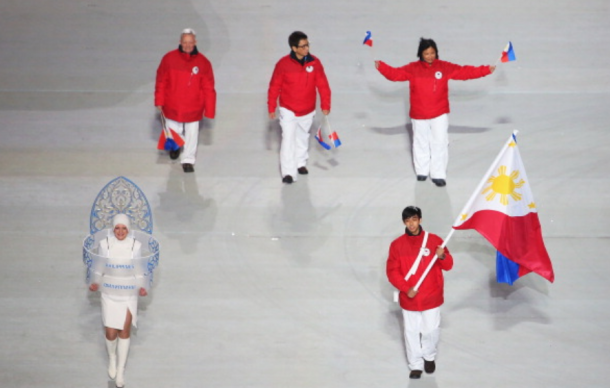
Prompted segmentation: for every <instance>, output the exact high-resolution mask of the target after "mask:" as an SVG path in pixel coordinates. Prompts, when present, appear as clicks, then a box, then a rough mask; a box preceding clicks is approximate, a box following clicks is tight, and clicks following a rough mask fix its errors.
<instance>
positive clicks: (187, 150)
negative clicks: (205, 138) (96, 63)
mask: <svg viewBox="0 0 610 388" xmlns="http://www.w3.org/2000/svg"><path fill="white" fill-rule="evenodd" d="M155 106H156V107H157V109H159V111H161V113H162V114H163V115H164V116H165V120H166V124H167V127H168V128H170V129H173V130H174V131H175V132H177V133H179V134H182V135H183V136H184V140H185V143H184V147H183V150H182V157H181V158H180V163H182V169H183V170H184V172H194V171H195V169H194V164H195V160H196V155H197V143H198V137H199V122H200V121H201V120H202V119H203V116H205V117H207V118H209V119H213V118H214V116H215V114H216V90H215V89H214V72H213V70H212V64H211V63H210V61H209V60H208V59H207V58H206V57H205V56H204V55H203V54H201V53H200V52H199V51H198V50H197V39H196V33H195V31H194V30H193V29H191V28H186V29H184V30H183V31H182V34H181V35H180V45H179V46H178V49H176V50H172V51H170V52H168V53H167V54H165V56H164V57H163V59H162V60H161V63H160V64H159V68H158V69H157V81H156V84H155ZM178 156H180V150H177V151H170V158H171V159H178Z"/></svg>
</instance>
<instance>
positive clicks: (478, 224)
mask: <svg viewBox="0 0 610 388" xmlns="http://www.w3.org/2000/svg"><path fill="white" fill-rule="evenodd" d="M515 135H516V131H515V132H514V133H513V134H512V135H511V137H510V138H509V139H508V141H507V142H506V144H505V145H504V148H502V151H501V152H500V154H499V155H498V157H497V158H496V160H495V161H494V163H493V164H492V165H491V167H490V168H489V170H488V171H487V174H486V175H485V176H484V177H483V180H482V181H481V183H479V186H478V187H477V189H476V190H475V192H474V193H473V194H472V196H471V197H470V200H469V201H468V202H467V203H466V206H464V209H463V210H462V212H461V213H460V216H459V217H458V219H457V220H456V222H455V223H454V224H453V228H454V229H475V230H476V231H477V232H479V233H481V234H482V235H483V237H485V238H486V239H487V240H488V241H489V242H490V243H491V244H492V245H493V246H494V247H495V248H496V249H497V250H498V255H497V259H496V263H497V265H496V268H497V269H498V273H497V280H498V282H503V283H509V284H512V283H513V282H514V281H515V280H516V279H517V278H519V277H520V276H523V275H525V274H527V273H529V272H532V271H533V272H535V273H537V274H538V275H540V276H542V277H543V278H545V279H547V280H548V281H550V282H551V283H552V282H553V281H554V280H555V275H554V273H553V266H552V264H551V259H550V257H549V254H548V253H547V251H546V247H545V246H544V241H543V240H542V229H541V227H540V221H539V219H538V212H537V210H536V202H535V201H534V197H533V195H532V191H531V188H530V182H529V180H528V178H527V174H526V173H525V168H524V167H523V162H522V161H521V155H520V154H519V149H518V147H517V140H516V136H515Z"/></svg>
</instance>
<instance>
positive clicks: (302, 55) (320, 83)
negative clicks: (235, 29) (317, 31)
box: [267, 31, 330, 184]
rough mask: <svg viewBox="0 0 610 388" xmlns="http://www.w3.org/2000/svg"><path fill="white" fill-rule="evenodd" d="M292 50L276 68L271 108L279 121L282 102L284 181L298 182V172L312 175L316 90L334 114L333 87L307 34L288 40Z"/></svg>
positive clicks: (325, 107) (295, 34)
mask: <svg viewBox="0 0 610 388" xmlns="http://www.w3.org/2000/svg"><path fill="white" fill-rule="evenodd" d="M288 45H289V46H290V49H291V50H292V51H291V52H290V54H289V55H286V56H285V57H283V58H281V59H280V60H279V61H278V62H277V64H276V65H275V70H274V71H273V76H272V77H271V82H269V92H268V96H267V97H268V98H267V105H268V108H269V118H270V119H272V120H274V119H275V118H276V114H275V111H276V109H277V105H278V103H277V102H278V98H279V100H280V104H279V105H280V109H279V110H280V114H279V117H280V126H281V127H282V144H281V146H280V170H281V174H282V182H284V183H288V184H290V183H292V182H294V181H296V180H297V173H298V174H301V175H305V174H308V173H309V172H308V171H307V167H306V164H307V159H308V158H309V154H308V149H309V130H310V128H311V124H312V122H313V117H314V115H315V113H316V91H317V92H318V93H319V94H320V100H321V108H322V113H323V114H324V115H327V114H329V113H330V86H329V85H328V80H327V79H326V74H325V73H324V67H323V66H322V62H320V60H319V59H318V58H316V57H314V56H313V55H311V54H310V53H309V41H308V40H307V35H305V34H304V33H303V32H301V31H295V32H293V33H292V34H290V36H289V37H288Z"/></svg>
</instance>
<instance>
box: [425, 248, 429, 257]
mask: <svg viewBox="0 0 610 388" xmlns="http://www.w3.org/2000/svg"><path fill="white" fill-rule="evenodd" d="M424 256H430V249H428V248H424Z"/></svg>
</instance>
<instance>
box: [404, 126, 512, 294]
mask: <svg viewBox="0 0 610 388" xmlns="http://www.w3.org/2000/svg"><path fill="white" fill-rule="evenodd" d="M517 133H519V131H518V130H516V129H515V130H513V133H512V134H511V136H510V137H509V138H508V140H507V141H506V143H505V144H504V146H503V147H502V149H501V150H500V152H499V153H498V156H496V159H495V160H494V161H493V163H492V164H491V166H489V169H487V173H486V174H485V175H483V179H482V180H481V182H480V183H479V185H478V186H477V188H476V189H475V191H474V192H473V193H472V195H471V196H470V199H468V202H466V205H464V207H463V208H462V211H461V212H459V213H458V215H457V218H456V219H455V222H454V223H453V225H455V224H457V223H458V222H459V220H460V217H461V216H462V214H463V213H464V212H465V211H466V210H468V209H469V208H470V207H471V206H472V203H473V202H474V200H475V198H476V197H477V193H480V192H481V189H482V188H483V185H484V184H485V182H486V181H487V180H486V178H487V177H488V176H489V175H491V172H492V170H493V169H494V168H495V167H496V164H498V161H500V158H501V157H502V155H503V154H504V149H505V148H506V147H507V146H508V145H509V144H510V142H511V141H513V138H516V137H517ZM454 231H455V229H453V227H452V228H451V232H449V234H448V235H447V237H446V238H445V240H444V241H443V244H441V248H445V246H446V245H447V242H448V241H449V239H451V236H452V235H453V232H454ZM436 259H437V256H436V253H435V254H434V257H433V258H432V261H430V264H428V267H427V268H426V270H425V271H424V273H423V274H422V276H421V277H420V278H419V281H418V282H417V284H416V285H415V287H414V289H415V291H417V290H419V287H420V286H421V284H422V282H423V281H424V279H425V278H426V276H427V275H428V272H430V270H431V269H432V266H433V265H434V263H436Z"/></svg>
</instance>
